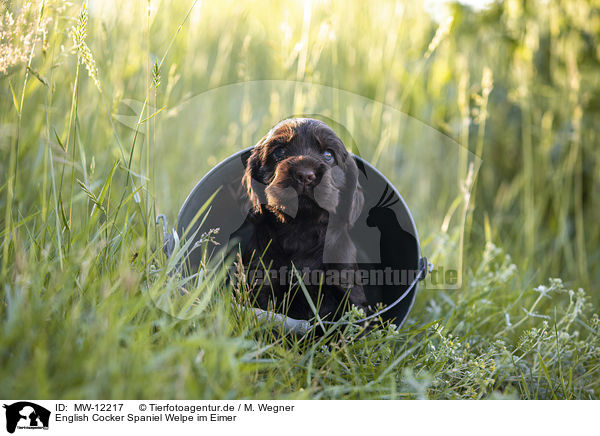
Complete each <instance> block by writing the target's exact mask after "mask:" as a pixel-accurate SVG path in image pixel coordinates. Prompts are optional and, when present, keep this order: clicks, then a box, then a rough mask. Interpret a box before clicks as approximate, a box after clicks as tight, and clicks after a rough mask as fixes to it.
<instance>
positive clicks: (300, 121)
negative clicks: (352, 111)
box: [243, 118, 364, 226]
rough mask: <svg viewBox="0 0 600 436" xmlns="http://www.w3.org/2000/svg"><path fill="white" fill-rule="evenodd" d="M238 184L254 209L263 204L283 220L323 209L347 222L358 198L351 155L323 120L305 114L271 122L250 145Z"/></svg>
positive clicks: (358, 204) (355, 211) (360, 198)
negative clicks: (248, 154)
mask: <svg viewBox="0 0 600 436" xmlns="http://www.w3.org/2000/svg"><path fill="white" fill-rule="evenodd" d="M243 183H244V186H245V188H246V190H247V192H248V196H249V197H250V200H251V202H252V206H253V208H254V210H255V212H256V213H262V212H263V211H264V208H267V209H269V210H270V211H272V212H273V213H274V214H275V215H276V216H277V217H278V218H279V219H280V220H281V221H283V222H285V221H286V220H288V219H290V218H294V217H295V216H296V214H297V213H299V212H300V211H303V212H310V211H319V210H325V211H327V212H329V217H330V219H331V218H332V217H333V218H334V219H335V220H337V222H338V223H340V224H342V223H347V224H349V225H350V226H351V225H352V224H354V222H355V221H356V219H357V218H358V216H359V215H360V211H361V210H362V207H363V203H364V197H363V193H362V189H361V187H360V185H359V183H358V169H357V167H356V163H355V162H354V158H353V157H352V156H351V155H350V154H349V153H348V151H346V147H345V146H344V143H343V142H342V141H341V139H340V138H338V136H337V135H336V134H335V132H334V131H333V130H331V128H329V126H327V124H325V123H323V122H321V121H317V120H313V119H309V118H294V119H288V120H284V121H282V122H280V123H279V124H277V125H276V126H275V127H273V128H272V129H271V131H270V132H269V133H268V134H267V135H266V136H265V137H263V138H262V139H261V140H260V141H259V142H258V144H257V145H256V146H255V147H254V149H253V150H252V154H251V155H250V157H249V158H248V162H247V165H246V171H245V173H244V178H243Z"/></svg>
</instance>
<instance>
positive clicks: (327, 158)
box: [323, 150, 333, 162]
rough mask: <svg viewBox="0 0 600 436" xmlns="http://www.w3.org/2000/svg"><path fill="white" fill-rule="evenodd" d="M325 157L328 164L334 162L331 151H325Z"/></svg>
mask: <svg viewBox="0 0 600 436" xmlns="http://www.w3.org/2000/svg"><path fill="white" fill-rule="evenodd" d="M323 157H324V158H325V160H326V161H327V162H333V153H332V152H331V150H325V151H324V152H323Z"/></svg>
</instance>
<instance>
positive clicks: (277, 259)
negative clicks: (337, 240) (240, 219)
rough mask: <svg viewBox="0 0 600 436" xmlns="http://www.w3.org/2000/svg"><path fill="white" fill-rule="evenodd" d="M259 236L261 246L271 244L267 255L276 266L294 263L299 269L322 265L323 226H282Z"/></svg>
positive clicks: (324, 230)
mask: <svg viewBox="0 0 600 436" xmlns="http://www.w3.org/2000/svg"><path fill="white" fill-rule="evenodd" d="M265 230H266V231H264V232H260V234H259V235H258V236H259V238H260V239H261V241H260V243H259V245H262V246H264V247H266V246H267V244H269V248H268V249H267V252H266V255H267V257H269V258H270V259H271V260H273V263H274V264H277V265H286V264H289V263H290V262H293V263H294V264H295V265H296V266H297V267H300V266H311V265H315V264H320V263H322V259H323V247H324V244H325V232H326V227H324V226H321V225H302V224H296V225H280V226H277V227H274V228H273V227H269V228H267V229H265Z"/></svg>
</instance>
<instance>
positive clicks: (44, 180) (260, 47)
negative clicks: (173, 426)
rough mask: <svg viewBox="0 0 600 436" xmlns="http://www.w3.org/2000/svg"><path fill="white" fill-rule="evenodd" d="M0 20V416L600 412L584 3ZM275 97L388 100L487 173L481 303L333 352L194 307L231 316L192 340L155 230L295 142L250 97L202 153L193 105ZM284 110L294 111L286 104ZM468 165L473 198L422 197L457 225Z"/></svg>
mask: <svg viewBox="0 0 600 436" xmlns="http://www.w3.org/2000/svg"><path fill="white" fill-rule="evenodd" d="M0 10H1V12H2V17H3V20H4V21H2V26H3V27H2V28H0V35H1V37H0V44H2V46H1V47H2V50H3V51H0V62H1V63H2V64H1V65H0V90H1V96H2V97H1V99H0V108H1V113H0V133H1V134H0V156H1V159H0V174H1V180H0V219H1V220H2V221H1V226H0V243H1V244H2V248H1V250H0V255H1V256H2V262H1V268H2V270H1V272H0V274H1V279H0V283H1V284H2V291H1V294H0V295H1V299H0V302H1V305H0V326H1V327H0V332H1V334H0V363H1V365H0V368H1V369H0V386H1V388H0V394H2V396H4V397H12V398H59V397H60V398H77V397H86V398H150V397H160V398H242V397H243V398H248V397H251V398H255V397H256V398H490V397H492V398H495V397H508V398H511V397H515V398H597V397H598V395H599V393H600V377H599V375H600V339H599V333H600V332H599V329H600V321H599V318H598V315H597V314H595V313H596V312H597V304H598V301H599V300H600V297H599V296H598V294H597V291H598V289H597V286H598V280H599V277H600V269H599V268H598V264H599V263H600V262H599V261H600V251H599V250H598V243H599V242H600V228H599V227H598V226H597V224H596V223H597V222H598V219H600V216H599V214H600V207H598V196H597V194H596V193H597V192H598V189H599V188H600V186H599V183H600V179H599V178H598V174H599V172H598V156H599V155H598V153H599V152H598V150H599V149H598V136H597V135H598V133H597V131H598V130H597V127H596V124H597V119H598V111H599V109H600V104H599V100H598V95H600V94H599V92H600V91H599V90H600V76H599V75H598V74H597V73H598V67H599V62H600V55H599V52H598V50H597V47H598V46H600V44H599V41H598V35H599V33H598V29H600V20H599V18H598V17H599V16H600V15H599V12H598V10H597V9H594V8H593V7H592V6H590V5H589V4H588V3H587V2H584V1H576V2H564V3H562V2H558V1H550V2H544V5H543V6H541V5H538V4H535V5H534V4H532V3H528V4H527V7H523V6H522V4H521V3H520V2H513V1H507V2H504V3H503V4H502V5H491V6H490V7H489V8H488V9H485V10H483V11H479V12H473V11H470V10H468V9H466V8H464V7H461V6H454V7H451V8H450V9H449V11H450V12H451V13H452V19H451V20H441V21H439V22H437V21H433V20H432V19H431V18H430V17H429V15H428V14H427V13H426V12H425V11H423V10H422V9H420V8H419V7H418V6H416V3H414V2H384V3H381V4H379V5H378V7H377V8H374V7H370V5H369V4H368V3H366V2H349V3H348V2H343V3H342V2H335V1H315V2H312V3H311V2H286V3H281V2H272V3H270V4H268V5H264V6H261V7H260V8H258V7H257V5H256V4H255V3H253V2H238V1H236V2H234V1H231V2H225V3H223V2H221V3H219V4H217V3H211V2H198V3H197V4H194V2H193V1H189V2H158V1H149V2H143V1H140V2H126V3H125V4H121V3H118V6H115V4H113V3H112V2H91V4H90V5H89V7H88V12H89V15H88V14H86V13H85V11H84V10H83V9H82V5H81V4H80V3H77V4H73V5H70V4H67V3H66V2H62V1H58V0H49V1H45V2H41V1H40V2H35V3H34V5H33V7H32V8H30V9H22V4H21V2H11V4H10V6H8V7H7V6H5V3H2V6H0ZM24 11H25V12H26V14H23V12H24ZM332 11H333V12H335V13H332ZM7 14H10V15H11V17H12V18H11V19H14V20H17V19H18V17H20V16H21V15H23V17H24V18H23V20H24V21H23V23H24V24H23V25H19V26H13V25H7V24H6V23H7V22H8V21H6V20H8V15H7ZM20 14H21V15H20ZM3 31H4V32H5V33H2V32H3ZM5 48H7V50H4V49H5ZM265 79H277V80H293V81H299V82H309V83H317V84H322V85H327V86H329V87H334V88H340V89H344V90H348V91H351V92H352V93H354V94H357V95H360V96H364V97H367V98H369V99H372V100H374V101H379V102H383V103H385V104H387V105H390V106H392V107H394V108H396V109H398V110H400V111H403V112H405V113H406V114H408V115H410V116H411V117H413V119H416V120H421V121H423V122H424V123H426V124H428V125H429V126H432V128H434V129H437V130H439V131H441V132H442V133H444V134H445V135H448V136H449V137H450V138H452V139H454V140H455V141H456V142H457V143H459V144H460V145H461V146H462V147H463V150H470V151H471V152H472V153H475V154H477V155H478V156H479V157H481V158H482V159H483V164H482V166H481V169H480V171H479V173H478V177H477V179H475V180H474V183H475V185H474V186H475V189H476V190H475V192H474V193H473V194H472V195H473V196H472V197H471V203H470V206H471V209H470V210H468V211H467V212H468V213H467V215H466V217H465V224H466V226H465V230H464V233H463V234H461V240H462V241H463V242H464V252H463V253H462V256H460V261H461V262H462V265H463V271H464V280H463V286H462V288H461V289H460V292H457V291H446V292H441V291H439V292H433V291H425V292H423V293H421V294H420V295H419V296H418V299H417V304H416V306H415V308H414V309H413V311H412V312H411V315H410V317H409V320H408V321H407V323H406V324H405V326H404V327H403V328H402V330H400V331H395V330H393V329H376V330H373V331H371V332H369V333H368V334H367V335H363V334H362V332H361V331H360V329H359V328H358V327H353V326H351V327H346V328H345V329H344V330H343V331H342V332H338V333H335V334H332V335H331V336H328V337H324V338H323V337H312V336H310V335H309V336H307V337H302V338H299V337H294V336H291V335H281V334H280V333H278V332H277V331H276V330H275V329H270V328H269V326H268V325H265V324H264V323H261V322H258V320H257V319H256V318H255V317H253V316H252V314H251V313H249V312H244V311H239V310H237V309H236V306H235V305H233V304H232V295H234V291H233V290H232V289H230V288H229V287H227V286H225V285H223V286H215V287H214V289H213V288H211V289H210V292H209V291H207V286H206V283H204V284H203V283H197V284H195V287H194V288H193V289H190V290H189V291H190V292H191V294H190V295H192V296H199V297H202V296H205V295H210V297H211V298H210V301H208V300H205V301H203V306H202V307H201V308H202V309H203V310H197V311H196V312H195V313H194V314H193V315H194V316H190V314H189V313H186V312H184V311H183V310H184V309H185V308H183V309H182V308H181V307H176V308H175V309H176V310H177V311H178V313H179V317H173V316H171V315H170V314H168V313H167V312H165V311H164V310H161V308H162V309H165V308H167V307H168V305H169V304H179V303H180V302H178V301H175V302H173V301H167V300H168V298H167V299H166V300H165V301H164V304H165V305H163V304H160V303H159V304H157V299H159V298H160V297H161V296H165V295H166V296H167V297H169V296H173V295H177V292H178V290H179V287H180V284H181V283H180V282H178V278H177V277H176V276H173V275H170V274H167V273H166V270H164V269H161V268H163V267H165V265H168V263H167V260H166V259H165V258H164V256H163V255H162V252H161V238H162V235H161V232H160V229H159V227H158V226H155V224H154V222H155V216H156V215H157V213H159V212H164V213H166V214H167V216H168V218H169V220H170V222H171V223H173V220H174V219H175V218H176V214H177V211H178V209H179V207H180V205H181V203H182V202H183V200H184V199H185V197H186V195H187V194H188V193H189V191H190V189H191V188H192V187H193V186H194V184H195V183H196V182H197V181H198V180H199V179H200V178H201V177H202V176H203V175H204V174H205V173H206V172H207V171H208V170H209V169H210V168H211V167H212V166H214V165H215V164H216V163H217V162H219V161H220V160H221V159H223V158H225V157H227V156H228V155H230V154H231V153H233V152H235V151H237V150H239V149H241V148H243V147H246V146H249V145H252V143H253V142H255V141H256V140H257V139H258V138H257V137H256V135H257V134H258V133H259V132H263V133H264V129H265V128H268V127H270V125H272V124H274V123H275V122H276V121H278V120H269V117H268V114H267V116H265V115H264V114H262V115H261V114H257V108H256V107H253V105H252V104H250V102H251V101H256V100H252V99H251V98H250V97H248V99H247V100H242V101H239V102H238V101H236V102H226V101H224V102H222V104H220V105H218V106H217V105H216V106H214V107H210V108H205V110H207V111H210V112H211V113H212V116H213V117H214V119H215V120H216V121H215V123H216V124H215V126H214V130H212V131H210V132H208V131H207V132H205V134H202V132H197V131H196V130H194V126H197V125H201V123H199V122H198V121H197V120H195V117H197V114H196V113H195V112H189V113H183V114H182V113H181V111H186V106H185V105H182V104H181V103H182V102H185V101H187V100H189V99H190V98H191V97H194V96H195V95H198V94H200V93H202V92H203V91H206V90H208V89H214V88H217V87H220V86H223V85H227V84H231V83H236V82H240V81H247V80H265ZM301 91H302V87H301V86H300V85H298V87H297V88H296V94H294V102H295V103H296V104H297V105H298V106H297V111H298V113H302V111H303V110H306V108H307V107H309V105H308V103H307V104H305V105H303V104H302V98H309V97H310V95H308V94H307V93H304V92H301ZM301 97H302V98H301ZM127 99H131V100H134V101H136V102H137V103H136V104H137V106H135V104H134V106H128V104H127V103H126V100H127ZM265 99H268V101H269V102H270V105H271V106H270V108H271V110H272V112H273V113H277V108H275V105H276V104H277V101H280V100H281V99H283V95H282V94H277V92H274V93H273V94H272V95H268V96H265ZM238 103H239V104H238ZM344 103H345V102H344V101H341V102H340V101H337V102H335V101H334V102H332V105H331V106H332V113H334V114H344V118H343V119H345V120H348V122H349V123H354V125H355V126H356V125H358V126H360V128H357V129H355V130H360V131H361V132H362V136H361V137H358V138H355V139H357V140H359V141H360V144H359V146H360V151H361V153H362V155H363V156H367V157H369V159H372V161H374V163H376V164H377V166H378V168H380V169H381V170H382V171H383V172H384V173H385V174H386V175H387V176H388V177H390V179H392V180H394V181H395V182H397V183H400V182H402V183H404V180H405V179H403V174H402V173H401V172H402V166H401V157H402V156H401V151H402V150H398V149H395V148H394V142H393V141H392V140H391V139H390V137H393V135H394V134H396V133H394V132H395V131H394V130H393V129H392V130H390V129H389V126H388V125H387V124H386V116H385V114H382V113H381V112H379V113H378V112H377V109H373V110H372V111H370V112H368V113H367V115H365V114H363V113H350V112H351V110H352V109H353V108H348V107H346V106H345V105H344ZM132 104H133V103H132ZM232 104H233V106H235V107H232ZM238 106H240V107H241V109H240V107H238ZM375 108H377V106H375ZM188 110H189V107H188ZM177 111H180V112H177ZM238 112H239V114H240V116H239V120H238V119H235V120H234V121H232V113H235V114H237V113H238ZM124 117H125V118H124ZM181 119H185V120H189V123H188V125H189V131H182V129H181V128H180V126H181V123H180V122H178V123H176V122H175V121H176V120H181ZM219 120H221V121H219ZM388 122H389V121H388ZM217 123H222V124H217ZM184 130H186V129H184ZM390 132H391V133H390ZM370 135H372V136H373V137H371V136H370ZM405 138H408V139H407V140H409V141H412V142H413V143H417V139H418V138H417V139H415V138H411V137H410V136H409V135H407V136H406V137H405ZM345 140H346V139H345ZM461 156H463V155H461ZM428 158H429V159H434V157H433V156H428ZM441 158H442V159H443V157H441ZM425 162H426V161H425ZM457 162H458V164H457V165H456V167H455V168H452V172H453V174H454V173H456V186H449V185H444V184H440V183H436V181H435V180H427V181H423V182H422V185H421V186H425V187H426V188H427V189H428V190H429V192H430V195H432V196H433V197H434V198H443V199H444V201H441V200H440V202H439V203H438V204H439V205H443V207H444V208H446V207H447V204H446V203H448V204H450V203H452V202H453V200H454V197H453V196H454V195H455V194H454V193H459V194H460V193H461V192H462V191H461V186H460V185H459V182H460V183H464V181H465V180H468V175H469V163H470V162H472V160H470V158H469V155H468V154H467V153H466V152H465V154H464V158H462V157H461V158H460V159H458V160H457ZM438 164H439V162H437V161H436V162H433V161H432V162H431V167H435V165H438ZM436 168H437V167H436ZM414 184H415V185H418V180H414ZM399 188H400V189H401V191H402V186H399ZM409 188H410V187H408V186H407V187H406V188H405V189H406V190H407V191H408V190H410V189H409ZM415 192H417V191H415ZM465 195H466V194H465ZM416 197H417V196H416ZM432 204H434V203H432ZM417 205H418V204H417ZM414 206H415V203H411V207H414ZM465 206H466V204H465ZM440 209H441V210H437V209H435V210H434V208H433V207H432V212H431V215H432V218H431V219H428V218H427V211H424V210H419V211H418V213H419V214H421V216H423V219H422V220H421V223H422V224H421V226H422V227H421V228H427V229H428V230H429V231H430V232H428V233H429V234H422V235H421V238H422V240H424V241H427V240H428V238H433V236H432V235H435V237H439V238H441V237H442V236H444V234H445V230H444V225H445V224H441V229H431V228H430V226H433V224H432V223H435V222H436V221H435V220H434V219H433V218H438V217H440V223H441V222H442V221H444V222H445V220H444V217H450V216H453V215H452V213H450V212H449V210H448V209H442V208H441V207H440ZM448 219H450V218H448ZM417 225H418V226H419V223H417ZM438 225H439V224H438ZM436 232H439V234H438V233H436ZM454 236H456V235H453V237H454ZM448 237H449V236H448ZM440 246H441V247H443V246H444V245H443V244H442V245H440ZM447 247H450V245H448V246H447ZM424 254H425V255H429V254H428V253H424ZM509 254H510V256H509ZM439 256H441V258H443V256H448V257H453V258H456V257H457V256H458V254H456V253H455V252H454V251H451V250H450V248H447V252H446V253H439ZM171 262H173V261H171ZM550 277H551V278H552V279H549V278H550ZM555 277H562V279H563V280H562V281H561V280H559V279H555ZM214 282H215V283H218V280H215V281H214ZM580 287H582V288H583V289H585V291H584V290H583V289H579V288H580ZM161 290H162V291H164V293H163V294H161V292H160V291H161ZM586 291H587V293H586ZM207 292H209V293H207ZM175 300H177V299H176V298H175ZM175 309H174V307H169V309H168V310H167V311H170V312H171V313H174V312H173V310H175ZM351 316H356V314H353V315H351ZM23 380H27V381H28V382H27V383H23Z"/></svg>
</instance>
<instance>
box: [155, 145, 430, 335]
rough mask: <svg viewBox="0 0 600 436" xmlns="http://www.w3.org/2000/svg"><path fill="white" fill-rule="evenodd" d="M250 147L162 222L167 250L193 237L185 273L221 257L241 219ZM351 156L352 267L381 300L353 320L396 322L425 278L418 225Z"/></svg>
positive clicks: (387, 187)
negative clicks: (207, 238)
mask: <svg viewBox="0 0 600 436" xmlns="http://www.w3.org/2000/svg"><path fill="white" fill-rule="evenodd" d="M252 148H253V147H250V148H247V149H245V150H242V151H240V152H239V153H236V154H234V155H232V156H230V157H228V158H227V159H225V160H224V161H222V162H221V163H219V164H218V165H216V166H215V167H214V168H213V169H212V170H211V171H210V172H209V173H208V174H206V176H204V177H203V178H202V180H200V181H199V182H198V183H197V184H196V186H195V187H194V189H192V191H191V192H190V194H189V195H188V197H187V198H186V200H185V202H184V203H183V206H182V207H181V210H180V211H179V215H178V219H177V226H176V230H174V231H173V232H172V233H168V232H166V224H165V251H166V253H167V255H170V253H171V250H172V247H173V244H174V239H175V238H179V237H180V236H181V235H184V236H181V237H182V238H183V239H184V240H183V241H181V243H182V245H183V244H184V243H185V242H187V241H185V239H186V238H193V241H192V242H191V244H189V247H190V248H189V249H188V252H187V253H186V256H185V259H186V267H185V268H184V274H185V271H194V272H195V271H197V270H198V267H199V264H200V261H201V257H202V256H208V257H209V258H212V257H214V256H221V255H222V254H223V253H222V251H223V249H224V247H227V246H228V242H229V240H230V237H231V234H232V233H234V232H235V231H236V230H237V229H238V228H239V227H240V225H241V224H242V223H243V222H244V220H245V219H246V216H247V213H248V210H249V208H250V203H249V201H248V197H247V194H246V191H245V190H244V189H243V187H242V182H241V180H242V176H243V174H244V170H245V165H246V161H247V159H248V157H249V156H250V154H251V151H252ZM354 159H355V161H356V164H357V166H358V169H359V182H360V185H361V186H362V188H363V192H364V197H365V204H364V207H363V210H362V212H361V215H360V216H359V218H358V219H357V221H356V223H355V224H354V226H353V228H352V229H351V230H350V237H351V239H352V241H353V242H354V245H355V246H356V248H357V266H358V270H359V271H361V274H362V279H364V281H363V289H364V292H365V295H366V297H367V300H368V302H369V305H370V306H371V307H376V306H377V305H378V303H381V304H380V305H379V307H380V310H378V311H377V312H375V313H373V314H371V315H370V316H368V317H366V318H365V319H363V320H360V321H357V322H364V321H366V320H369V319H372V318H375V317H381V318H382V319H383V320H389V321H391V322H393V323H394V324H395V325H396V326H397V327H400V326H401V325H402V324H403V322H404V321H405V320H406V317H407V316H408V313H409V311H410V310H411V308H412V306H413V304H414V301H415V297H416V294H417V290H418V282H419V281H420V280H423V279H424V278H425V275H426V274H427V270H428V269H429V268H430V265H429V264H428V263H427V259H426V258H424V257H421V249H420V244H419V238H418V233H417V228H416V226H415V223H414V220H413V218H412V216H411V214H410V211H409V209H408V207H407V206H406V203H405V202H404V200H403V199H402V196H401V195H400V193H399V192H398V190H397V189H396V188H395V187H394V186H393V185H392V184H391V183H390V182H389V181H388V180H387V179H386V177H385V176H384V175H383V174H381V173H380V172H379V171H378V170H377V169H376V168H375V167H373V166H372V165H371V164H369V163H368V162H366V161H365V160H363V159H362V158H360V157H358V156H355V155H354ZM215 193H216V194H215ZM213 195H214V198H213V199H212V201H211V202H210V206H209V208H208V209H207V211H206V212H205V213H204V215H203V216H201V217H200V218H199V219H198V217H197V216H198V212H199V210H200V209H201V208H202V206H203V205H205V204H206V203H207V202H208V201H209V200H210V199H211V197H213ZM211 229H219V231H218V232H217V233H215V234H213V235H212V238H213V240H214V241H215V242H217V243H218V244H211V247H210V250H212V251H210V252H208V253H206V252H205V251H203V250H201V249H200V248H199V246H200V245H201V244H197V242H199V241H200V238H201V236H202V235H203V234H206V233H207V232H209V231H210V230H211ZM186 235H187V236H186ZM365 282H366V284H365ZM257 310H258V309H257ZM292 321H294V320H292ZM307 327H310V324H309V323H307V322H303V323H302V328H301V330H306V328H307Z"/></svg>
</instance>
